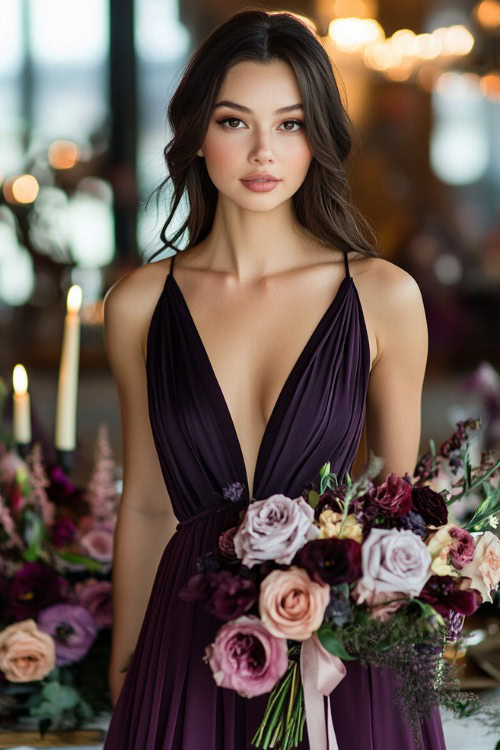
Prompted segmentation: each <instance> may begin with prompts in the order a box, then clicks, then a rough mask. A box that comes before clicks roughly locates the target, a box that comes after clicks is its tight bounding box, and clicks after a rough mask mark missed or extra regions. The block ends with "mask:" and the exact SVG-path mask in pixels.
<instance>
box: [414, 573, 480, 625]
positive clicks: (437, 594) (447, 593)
mask: <svg viewBox="0 0 500 750" xmlns="http://www.w3.org/2000/svg"><path fill="white" fill-rule="evenodd" d="M461 580H462V581H463V580H464V579H461ZM461 585H466V584H462V582H461V581H460V582H458V583H457V579H456V578H454V577H453V576H431V577H430V578H429V580H428V581H427V583H426V584H425V586H424V588H423V589H422V591H421V592H420V594H419V595H418V598H419V599H421V600H422V601H423V602H427V604H430V605H431V606H432V607H434V609H435V610H436V612H439V614H440V615H443V617H447V616H448V614H449V613H450V611H451V610H454V611H455V612H458V613H460V614H462V615H466V616H468V615H472V614H473V613H474V612H475V611H476V610H477V608H478V607H479V605H480V604H481V595H480V594H479V593H476V592H475V591H473V590H472V589H465V588H464V589H462V588H459V586H461Z"/></svg>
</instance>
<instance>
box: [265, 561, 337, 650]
mask: <svg viewBox="0 0 500 750" xmlns="http://www.w3.org/2000/svg"><path fill="white" fill-rule="evenodd" d="M329 602H330V586H329V585H328V584H326V583H325V584H320V583H316V582H315V581H312V580H311V579H310V578H309V576H308V575H307V573H306V571H305V570H303V569H302V568H298V567H297V566H296V565H292V567H291V568H290V569H289V570H273V571H272V573H269V575H268V576H266V577H265V578H264V580H263V581H262V583H261V586H260V597H259V612H260V616H261V618H262V622H263V623H264V625H265V626H266V628H267V629H268V630H269V632H270V633H272V634H273V635H275V636H276V637H277V638H291V639H292V640H295V641H305V640H307V638H310V637H311V635H312V634H313V632H314V631H315V630H317V629H318V628H319V626H320V625H321V623H322V622H323V617H324V614H325V609H326V608H327V606H328V604H329Z"/></svg>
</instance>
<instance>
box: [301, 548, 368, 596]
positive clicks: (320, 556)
mask: <svg viewBox="0 0 500 750" xmlns="http://www.w3.org/2000/svg"><path fill="white" fill-rule="evenodd" d="M297 564H298V565H299V566H300V567H301V568H304V569H305V570H306V571H307V573H308V575H309V577H310V578H311V579H312V580H313V581H316V583H328V584H329V585H330V586H335V585H337V584H339V583H351V581H355V580H357V579H358V578H360V576H361V544H359V543H358V542H355V541H354V540H353V539H338V538H336V537H334V538H332V539H313V540H312V541H311V542H307V544H305V545H304V546H303V547H302V549H299V551H298V553H297Z"/></svg>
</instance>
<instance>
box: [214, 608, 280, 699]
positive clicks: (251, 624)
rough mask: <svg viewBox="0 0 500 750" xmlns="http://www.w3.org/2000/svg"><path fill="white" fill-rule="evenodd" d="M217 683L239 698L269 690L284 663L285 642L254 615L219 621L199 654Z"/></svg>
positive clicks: (250, 696)
mask: <svg viewBox="0 0 500 750" xmlns="http://www.w3.org/2000/svg"><path fill="white" fill-rule="evenodd" d="M203 660H204V661H205V662H208V663H209V664H210V667H211V669H212V672H213V676H214V680H215V682H216V683H217V685H218V686H219V687H224V688H231V689H232V690H235V691H236V692H237V693H238V695H241V696H242V697H243V698H253V697H254V696H256V695H262V694H264V693H268V692H270V691H271V690H272V689H273V687H274V686H275V685H276V683H277V682H278V680H279V679H280V678H281V677H283V675H284V674H285V672H286V670H287V667H288V644H287V641H286V640H285V639H283V638H275V637H274V636H273V635H271V633H270V632H269V631H268V630H267V629H266V628H265V627H264V625H263V624H262V622H261V621H260V620H259V618H258V617H255V615H241V617H238V618H237V619H235V620H231V621H229V622H227V623H226V624H225V625H223V626H222V627H221V628H220V629H219V630H218V631H217V635H216V637H215V641H214V643H212V644H211V645H210V646H207V647H206V648H205V655H204V657H203Z"/></svg>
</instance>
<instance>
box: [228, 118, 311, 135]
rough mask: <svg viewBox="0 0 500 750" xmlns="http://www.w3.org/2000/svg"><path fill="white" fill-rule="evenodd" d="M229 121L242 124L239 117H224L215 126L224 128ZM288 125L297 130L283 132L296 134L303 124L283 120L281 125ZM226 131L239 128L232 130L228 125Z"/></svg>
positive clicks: (296, 121) (300, 121) (297, 121)
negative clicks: (296, 126)
mask: <svg viewBox="0 0 500 750" xmlns="http://www.w3.org/2000/svg"><path fill="white" fill-rule="evenodd" d="M231 121H232V122H243V120H241V119H240V118H239V117H225V118H224V119H223V120H217V124H218V125H221V126H222V127H226V125H225V123H229V122H231ZM288 123H292V124H294V125H299V128H297V129H296V130H292V129H290V128H285V130H286V131H287V133H296V132H297V130H300V129H301V128H302V127H303V126H304V123H303V122H302V120H285V121H284V122H282V123H281V125H287V124H288ZM226 129H228V130H241V128H233V127H232V126H231V125H228V126H227V128H226Z"/></svg>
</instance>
